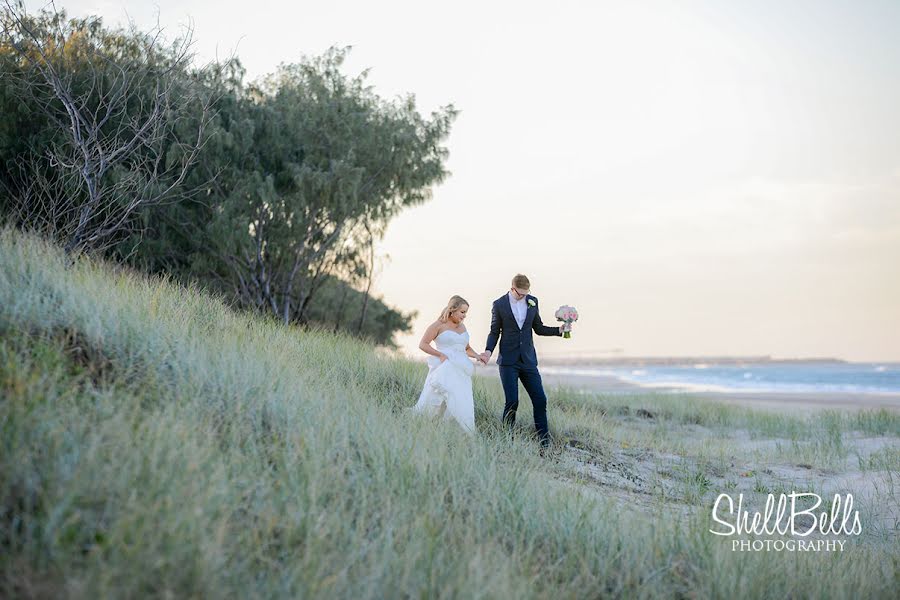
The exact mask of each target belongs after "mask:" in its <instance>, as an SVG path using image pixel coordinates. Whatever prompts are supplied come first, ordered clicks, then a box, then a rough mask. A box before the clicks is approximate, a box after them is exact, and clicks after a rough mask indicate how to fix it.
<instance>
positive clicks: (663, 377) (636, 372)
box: [541, 363, 900, 394]
mask: <svg viewBox="0 0 900 600" xmlns="http://www.w3.org/2000/svg"><path fill="white" fill-rule="evenodd" d="M541 370H542V371H545V372H547V373H548V374H549V373H554V374H559V375H566V374H571V375H582V376H599V377H616V378H618V379H621V380H623V381H627V382H629V383H633V384H637V385H640V386H644V387H662V388H673V389H676V390H684V391H709V392H793V393H818V392H823V393H824V392H843V393H869V394H898V393H900V364H898V363H748V364H728V365H717V364H704V363H700V364H694V365H685V366H656V365H646V366H645V365H642V366H634V367H627V366H624V367H622V366H615V367H607V366H603V367H598V366H577V365H573V366H565V367H562V366H547V367H542V368H541Z"/></svg>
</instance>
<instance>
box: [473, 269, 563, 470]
mask: <svg viewBox="0 0 900 600" xmlns="http://www.w3.org/2000/svg"><path fill="white" fill-rule="evenodd" d="M530 289H531V282H529V281H528V278H527V277H525V276H524V275H516V276H515V277H513V280H512V287H511V288H510V290H509V292H507V293H506V294H503V295H502V296H501V297H499V298H497V299H496V300H494V304H493V306H492V307H491V332H490V333H489V334H488V337H487V343H486V344H485V350H484V352H482V353H481V359H482V361H484V363H485V364H487V362H488V361H489V360H490V358H491V354H492V353H493V352H494V347H495V346H496V345H497V340H498V339H499V340H500V356H498V357H497V364H498V365H500V381H501V382H502V384H503V393H504V395H505V396H506V406H504V407H503V421H504V422H505V423H507V424H508V425H509V427H510V429H511V428H512V426H513V424H514V423H515V421H516V410H518V408H519V381H520V380H521V381H522V385H523V386H525V391H526V392H528V397H529V398H531V405H532V406H533V407H534V426H535V428H536V429H537V432H538V437H540V440H541V446H542V447H544V448H546V447H547V446H548V445H549V444H550V431H549V429H548V427H547V395H546V394H544V386H543V384H542V383H541V374H540V372H538V368H537V364H538V362H537V354H535V351H534V339H533V337H532V335H531V333H532V331H534V333H536V334H538V335H559V336H561V335H562V334H563V327H564V325H560V326H559V327H548V326H546V325H544V323H543V322H541V315H540V314H539V313H538V301H537V298H535V297H534V296H531V295H529V294H528V291H529V290H530ZM541 452H542V453H543V450H542V451H541Z"/></svg>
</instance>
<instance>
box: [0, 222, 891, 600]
mask: <svg viewBox="0 0 900 600" xmlns="http://www.w3.org/2000/svg"><path fill="white" fill-rule="evenodd" d="M423 378H424V366H422V365H420V364H417V363H413V362H410V361H405V360H399V359H394V358H390V357H386V356H383V355H381V354H380V353H379V352H377V351H376V350H375V349H374V348H373V347H371V346H369V345H366V344H363V343H359V342H357V341H354V340H351V339H349V338H345V337H340V336H334V335H331V334H326V333H316V332H300V331H297V330H295V329H292V328H287V327H284V326H281V325H278V324H276V323H274V322H271V321H267V320H264V319H261V318H259V317H254V316H247V315H241V314H236V313H234V312H232V311H230V310H228V309H227V308H226V307H225V306H224V305H223V304H222V302H220V301H219V300H217V299H215V298H213V297H211V296H209V295H207V294H205V293H201V292H200V291H197V290H193V289H185V288H183V287H181V286H178V285H175V284H173V283H172V282H169V281H166V280H159V279H148V278H145V277H142V276H136V275H134V274H131V273H128V272H122V271H119V270H116V269H114V268H112V267H110V266H108V265H104V264H100V263H97V262H94V261H91V260H87V259H79V260H78V261H77V262H76V263H75V264H74V266H71V267H67V266H66V264H65V258H64V257H63V256H62V254H61V252H60V251H58V250H57V249H56V248H54V247H52V246H50V245H47V244H45V243H44V242H42V241H39V240H37V239H34V238H32V237H28V236H22V235H21V234H19V233H16V232H13V231H11V230H2V231H0V397H2V400H0V427H2V440H0V442H2V452H0V597H47V598H58V597H64V596H71V597H91V598H93V597H102V596H112V597H133V596H144V595H160V596H170V595H171V596H175V597H187V596H198V597H329V598H330V597H353V598H384V597H390V598H395V597H416V598H434V597H463V598H501V597H544V598H548V597H553V598H597V597H604V596H621V597H628V598H641V597H673V596H674V597H690V598H695V597H735V598H736V597H815V598H827V597H834V598H841V597H846V598H860V597H893V594H894V593H895V591H896V589H898V585H900V577H898V568H900V552H898V535H897V531H898V530H897V521H896V520H895V521H894V522H893V523H891V518H892V517H891V515H896V514H897V495H896V494H897V490H896V484H895V483H894V482H895V481H896V480H897V479H896V478H897V477H898V470H900V452H898V450H897V449H898V445H897V439H898V436H900V433H898V429H900V426H898V423H900V419H898V416H897V415H895V414H891V413H887V412H885V411H881V412H877V413H876V412H869V413H858V414H852V415H851V414H841V413H823V414H821V415H817V416H815V417H811V418H800V417H790V416H784V415H773V414H768V413H761V412H754V411H750V410H747V409H740V408H736V407H726V406H721V405H717V404H713V403H710V402H703V401H699V400H693V401H692V400H691V399H685V398H670V397H664V396H658V395H657V396H647V397H631V398H628V399H623V398H620V397H612V396H610V397H604V396H588V395H584V394H581V393H578V392H577V391H575V390H559V391H557V393H555V394H554V395H553V396H552V398H551V408H550V423H551V429H552V431H553V434H554V447H553V451H552V452H551V455H550V456H549V457H547V458H541V457H539V455H538V446H537V443H536V442H535V441H534V440H533V439H532V438H531V436H530V435H529V430H530V427H528V425H529V422H530V419H531V415H530V414H529V413H528V410H527V408H526V409H524V410H522V411H521V413H522V414H521V415H520V419H519V421H520V423H521V424H522V425H521V427H520V428H519V433H520V434H519V435H516V436H515V437H513V438H510V437H509V436H508V435H507V434H506V433H505V432H504V431H503V430H502V428H501V427H499V423H498V413H499V411H500V408H501V405H502V400H501V397H502V394H501V392H500V389H499V385H498V384H497V383H496V382H494V381H492V380H489V379H478V380H477V382H476V390H475V392H476V394H475V395H476V421H477V426H478V428H479V434H478V435H477V436H476V437H475V438H470V437H468V436H466V435H465V434H464V433H463V432H461V431H459V430H458V428H456V427H455V426H453V425H452V424H442V423H435V422H432V421H430V420H428V419H423V418H418V417H416V416H415V415H411V414H409V413H408V412H407V411H406V410H405V409H406V408H408V407H409V406H411V405H412V404H413V403H414V402H415V399H416V397H417V396H418V393H419V390H420V387H421V383H422V380H423ZM523 405H527V401H525V402H523ZM872 440H880V441H877V443H875V442H872ZM863 441H865V443H863ZM800 455H802V458H801V459H799V460H802V461H803V464H802V466H797V464H795V463H797V462H798V459H797V458H796V457H797V456H800ZM807 463H808V464H807ZM785 465H791V466H792V467H793V468H796V469H802V470H803V472H804V473H805V474H806V475H805V476H806V477H808V481H807V483H809V484H810V485H813V486H815V487H816V489H821V490H826V489H827V488H828V485H829V482H830V481H832V480H834V478H835V477H836V476H837V475H840V474H848V473H852V474H854V475H856V474H861V476H862V477H863V478H864V479H865V480H866V481H870V482H872V481H874V482H876V484H873V485H872V486H870V487H872V488H873V489H872V493H871V494H870V495H869V496H868V497H867V499H866V502H867V504H864V512H863V515H862V518H863V522H864V525H865V524H866V523H867V519H868V520H869V522H870V523H873V525H872V526H871V527H867V528H866V529H865V531H864V535H862V536H860V537H859V538H852V539H851V540H850V541H849V542H848V548H847V549H846V550H845V551H844V552H843V553H818V554H817V553H787V552H756V553H733V552H731V550H730V546H729V544H727V543H726V542H725V541H724V540H722V539H720V538H717V537H716V536H713V535H711V534H710V533H709V532H708V529H709V527H710V519H709V508H710V506H711V502H712V499H714V498H715V495H716V494H717V493H718V492H720V491H723V489H722V488H725V489H729V490H736V491H744V490H745V489H746V492H747V493H748V494H751V495H754V494H755V495H757V496H758V495H761V494H764V493H767V492H768V491H770V490H777V489H780V488H779V487H778V486H790V485H791V484H792V483H795V482H794V481H792V480H791V478H790V475H789V474H790V473H791V472H792V471H790V470H788V469H787V467H785ZM748 469H749V470H748ZM754 469H755V471H756V472H755V474H754ZM766 470H768V471H770V473H766V472H765V471H766ZM848 491H853V490H852V489H850V490H848ZM754 497H756V496H754ZM874 523H879V524H880V525H878V526H875V525H874Z"/></svg>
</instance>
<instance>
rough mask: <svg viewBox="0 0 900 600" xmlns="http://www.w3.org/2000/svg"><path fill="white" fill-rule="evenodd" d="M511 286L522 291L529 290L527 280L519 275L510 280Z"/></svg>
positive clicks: (529, 286) (529, 283)
mask: <svg viewBox="0 0 900 600" xmlns="http://www.w3.org/2000/svg"><path fill="white" fill-rule="evenodd" d="M512 284H513V287H514V288H520V289H523V290H530V289H531V282H530V281H528V278H527V277H525V276H524V275H522V274H521V273H519V274H518V275H516V276H515V277H513V278H512Z"/></svg>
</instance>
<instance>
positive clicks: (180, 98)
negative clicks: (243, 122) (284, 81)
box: [0, 0, 211, 252]
mask: <svg viewBox="0 0 900 600" xmlns="http://www.w3.org/2000/svg"><path fill="white" fill-rule="evenodd" d="M4 6H5V8H4V10H3V13H2V18H0V20H2V26H3V38H2V47H0V52H2V53H3V54H15V55H16V56H17V57H18V66H19V69H18V72H17V73H15V74H17V75H18V76H19V81H20V91H22V92H24V94H23V96H24V98H23V99H24V100H28V101H30V102H32V103H33V104H34V105H35V106H38V107H39V108H40V110H41V111H42V112H43V113H44V115H46V117H47V118H48V119H49V120H50V122H52V123H53V124H54V125H55V127H56V133H57V135H55V136H53V137H52V138H51V139H50V140H49V143H47V144H46V145H45V146H44V147H43V148H40V149H37V151H36V152H35V153H33V154H32V155H31V156H27V157H25V158H24V159H23V160H20V161H19V172H20V177H19V185H18V186H17V192H18V193H17V200H18V202H17V206H16V210H15V216H16V220H18V221H19V222H20V224H22V225H25V226H30V227H33V228H37V229H42V230H44V231H45V232H47V233H49V234H51V235H52V236H54V237H56V238H58V239H60V240H61V241H62V242H63V243H64V245H65V249H66V251H67V252H72V251H74V250H76V249H102V248H105V247H107V246H109V245H111V244H113V243H115V241H117V236H119V235H121V234H122V232H123V231H125V230H127V228H128V227H129V225H130V224H131V222H132V219H133V217H134V216H135V213H136V212H137V211H138V209H139V208H141V207H144V206H148V205H152V204H156V203H160V202H163V201H175V200H178V199H183V198H184V197H185V195H189V194H190V191H189V190H185V189H184V188H183V183H184V181H185V177H186V175H187V173H188V171H189V169H190V167H191V166H192V165H193V164H195V163H196V162H197V159H198V156H199V153H200V150H201V148H202V147H203V144H204V141H205V129H206V126H207V124H208V122H209V119H210V117H211V112H210V110H209V106H210V103H211V98H210V97H209V95H208V94H203V93H201V92H200V91H199V87H198V86H196V85H192V83H191V81H190V78H189V77H188V76H187V69H188V66H189V64H190V61H191V59H192V55H191V52H190V48H191V44H192V42H191V31H190V30H188V31H187V33H186V36H185V37H184V38H182V39H180V40H176V41H175V42H174V43H173V44H172V45H171V47H168V48H166V47H163V46H162V40H161V31H160V30H159V29H158V28H157V29H156V30H154V31H151V32H149V33H141V32H139V31H137V30H135V29H134V28H133V27H132V29H131V30H130V31H128V32H125V31H108V30H106V29H104V28H103V27H102V23H101V21H100V20H99V19H97V18H88V19H71V20H69V19H67V18H66V16H65V13H64V12H61V11H57V10H55V8H53V9H52V10H50V11H46V10H45V11H42V12H41V13H40V14H39V15H38V16H36V17H33V16H31V15H29V14H28V13H27V12H26V11H25V9H24V7H23V5H22V3H21V0H18V1H17V2H15V3H11V2H9V0H4ZM51 6H52V5H51ZM5 74H6V75H11V74H13V73H5ZM194 105H196V106H198V107H199V111H198V113H199V118H198V119H195V121H194V123H193V127H192V128H191V131H185V127H184V125H185V121H186V119H187V116H188V114H189V108H188V107H193V106H194ZM186 134H187V135H186ZM38 157H41V158H38Z"/></svg>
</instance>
